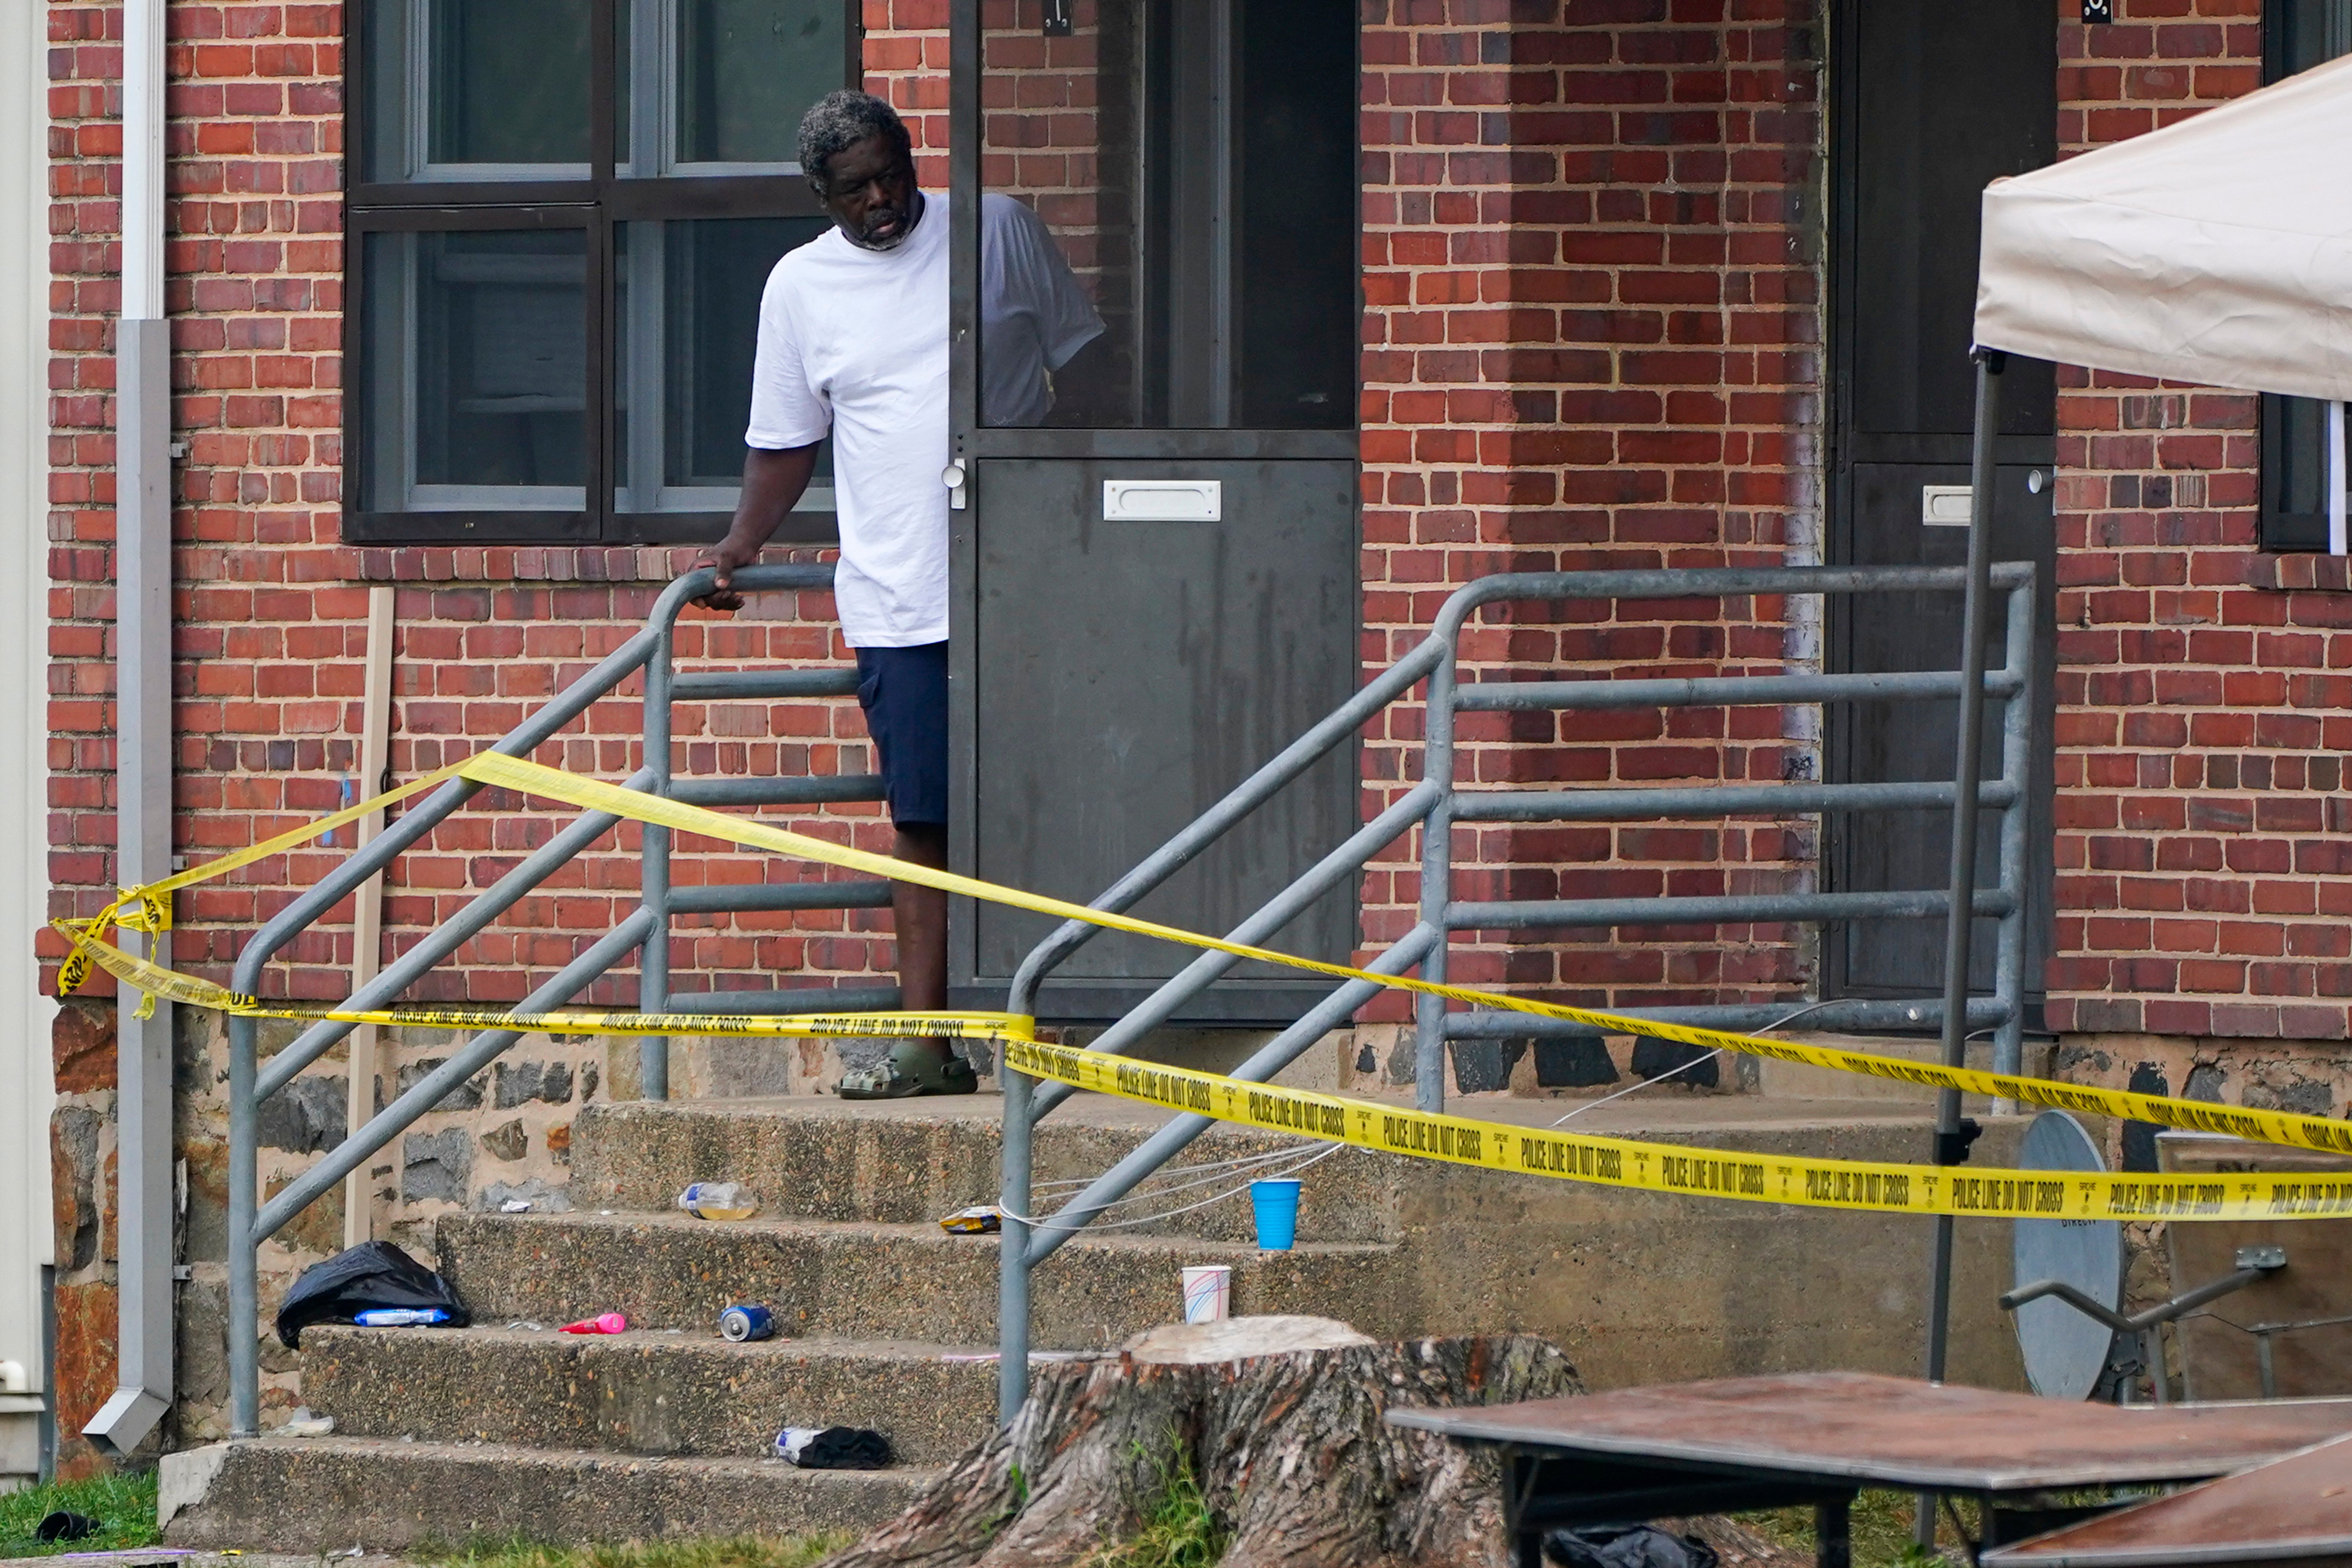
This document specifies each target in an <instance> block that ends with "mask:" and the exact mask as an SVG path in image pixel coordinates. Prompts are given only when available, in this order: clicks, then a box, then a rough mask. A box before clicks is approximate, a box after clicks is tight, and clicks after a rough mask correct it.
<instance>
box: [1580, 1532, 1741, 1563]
mask: <svg viewBox="0 0 2352 1568" xmlns="http://www.w3.org/2000/svg"><path fill="white" fill-rule="evenodd" d="M1543 1544H1544V1556H1545V1557H1547V1558H1549V1560H1550V1561H1552V1562H1554V1563H1559V1564H1561V1565H1562V1568H1716V1563H1717V1558H1716V1555H1715V1549H1714V1548H1713V1547H1711V1546H1709V1545H1707V1543H1706V1542H1704V1541H1701V1540H1699V1539H1698V1538H1696V1536H1690V1535H1672V1534H1669V1533H1667V1532H1666V1531H1663V1530H1660V1529H1659V1528H1658V1527H1657V1526H1655V1525H1654V1524H1588V1525H1584V1526H1582V1527H1581V1528H1580V1529H1576V1530H1555V1531H1552V1532H1551V1533H1550V1534H1549V1535H1547V1536H1545V1537H1544V1543H1543Z"/></svg>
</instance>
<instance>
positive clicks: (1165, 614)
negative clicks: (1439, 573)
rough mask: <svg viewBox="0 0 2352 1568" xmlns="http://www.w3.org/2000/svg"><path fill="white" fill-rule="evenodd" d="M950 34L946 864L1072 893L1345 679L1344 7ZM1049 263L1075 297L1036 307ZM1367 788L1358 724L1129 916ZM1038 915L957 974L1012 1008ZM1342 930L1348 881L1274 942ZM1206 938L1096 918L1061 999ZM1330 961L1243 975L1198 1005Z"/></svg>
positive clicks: (1128, 3)
mask: <svg viewBox="0 0 2352 1568" xmlns="http://www.w3.org/2000/svg"><path fill="white" fill-rule="evenodd" d="M955 26H956V28H957V31H956V34H955V38H954V47H955V57H954V71H955V79H954V82H953V84H952V85H953V89H954V105H953V107H954V111H955V116H956V120H955V130H954V135H953V139H952V141H951V147H952V149H953V160H954V171H955V177H954V181H953V190H952V195H953V214H954V227H953V235H954V238H955V244H956V247H957V249H956V259H957V262H958V267H957V284H956V296H955V298H956V316H955V327H956V332H957V346H958V353H957V361H956V370H957V376H958V380H957V387H956V403H955V406H956V423H955V432H954V435H955V450H956V456H957V460H958V462H959V464H960V465H961V470H960V471H961V476H962V478H963V480H964V491H965V495H964V498H963V508H962V509H961V511H957V512H954V513H952V514H951V516H952V517H954V519H955V524H954V528H953V560H954V570H955V587H954V593H955V598H954V600H953V608H952V612H951V615H950V627H951V630H950V638H951V658H950V670H951V678H952V688H951V689H952V691H953V693H954V695H955V742H956V744H955V747H954V767H955V770H956V772H955V784H956V789H957V795H956V809H955V810H956V814H955V817H954V820H953V821H951V823H950V859H951V861H952V862H953V863H954V865H955V866H956V867H957V869H959V870H962V871H967V872H970V873H974V874H977V875H980V876H983V877H986V878H988V879H990V880H992V881H996V882H1001V883H1009V884H1012V885H1014V886H1019V887H1024V888H1029V889H1033V890H1034V891H1036V892H1040V893H1045V894H1053V895H1055V896H1057V897H1063V898H1069V899H1075V900H1079V901H1085V900H1087V899H1091V898H1092V897H1094V896H1095V895H1096V894H1098V893H1100V892H1101V891H1102V890H1103V889H1104V888H1106V887H1108V885H1110V883H1113V882H1114V881H1116V880H1117V879H1118V876H1119V875H1120V874H1121V873H1124V872H1125V871H1127V870H1128V869H1129V867H1130V866H1132V865H1134V864H1135V863H1136V862H1139V861H1140V860H1142V859H1143V858H1144V857H1145V856H1146V855H1148V854H1149V853H1150V852H1151V851H1152V850H1154V849H1156V848H1157V847H1158V846H1159V845H1160V843H1162V842H1163V841H1166V840H1167V839H1168V837H1169V836H1170V835H1171V834H1172V833H1173V832H1174V831H1176V830H1177V829H1179V828H1181V826H1183V824H1184V823H1186V822H1187V821H1191V820H1192V818H1193V817H1194V816H1196V815H1197V814H1199V813H1200V812H1201V811H1202V810H1203V809H1205V808H1206V807H1208V806H1209V805H1211V804H1213V802H1214V801H1216V800H1218V799H1219V798H1220V797H1221V796H1223V794H1224V793H1225V792H1226V791H1228V790H1229V789H1232V788H1233V787H1234V785H1235V784H1237V783H1239V782H1240V781H1241V780H1242V779H1244V778H1245V777H1247V776H1248V774H1249V773H1251V772H1252V771H1253V770H1255V768H1257V767H1258V766H1259V765H1260V764H1262V763H1263V762H1265V760H1266V759H1267V758H1271V757H1272V756H1273V755H1274V754H1275V753H1276V752H1277V751H1279V750H1280V749H1281V748H1282V747H1284V746H1286V745H1287V744H1288V743H1289V742H1290V741H1291V740H1292V739H1294V738H1296V737H1297V735H1298V734H1299V732H1301V731H1302V730H1304V729H1306V728H1307V727H1309V726H1310V725H1312V724H1313V723H1314V722H1315V721H1316V720H1317V719H1318V718H1320V717H1321V716H1323V715H1325V714H1327V713H1328V712H1329V711H1330V710H1331V709H1332V708H1334V707H1336V706H1339V704H1340V703H1341V702H1343V701H1345V700H1346V698H1347V696H1348V695H1349V692H1350V691H1351V690H1352V689H1353V687H1354V685H1355V679H1356V665H1357V659H1358V649H1357V622H1358V595H1357V549H1358V536H1357V519H1356V511H1357V497H1358V492H1359V485H1358V477H1357V457H1356V429H1355V421H1356V403H1357V387H1358V382H1357V363H1356V352H1357V340H1358V336H1359V331H1360V328H1359V320H1360V311H1359V305H1358V290H1357V230H1358V221H1357V206H1358V193H1357V171H1356V116H1357V99H1358V88H1357V65H1356V15H1355V10H1354V8H1353V7H1352V5H1349V4H1348V0H1286V4H1284V5H1276V6H1246V5H1240V4H1238V3H1237V0H1096V3H1094V4H1089V5H1078V6H1076V7H1072V6H1069V5H1040V4H1036V3H1034V0H1020V3H1018V4H1015V3H1012V0H988V3H987V4H983V5H975V6H958V7H957V8H956V11H955ZM1014 204H1018V205H1017V207H1015V205H1014ZM1024 246H1025V247H1026V249H1025V251H1024ZM1056 278H1059V279H1062V280H1063V283H1062V285H1061V286H1064V287H1066V286H1067V285H1068V284H1075V287H1076V289H1077V291H1078V292H1079V293H1080V294H1081V295H1082V296H1083V300H1082V302H1080V303H1077V304H1076V305H1075V306H1073V305H1072V304H1071V302H1070V301H1069V300H1068V299H1067V298H1064V300H1063V302H1062V305H1061V306H1060V307H1059V308H1049V309H1036V308H1031V306H1030V305H1029V304H1027V303H1025V302H1024V298H1023V291H1024V289H1026V290H1029V291H1030V292H1031V293H1033V294H1034V293H1036V292H1037V291H1038V290H1041V289H1042V290H1044V291H1045V293H1047V294H1050V293H1051V292H1052V289H1053V288H1054V287H1056V286H1057V285H1056V284H1055V279H1056ZM1041 279H1042V280H1043V281H1041ZM1074 322H1075V325H1074V324H1073V323H1074ZM1097 325H1098V327H1099V330H1098V331H1096V330H1094V328H1095V327H1096V326H1097ZM1089 333H1090V334H1091V336H1090V337H1089V340H1088V341H1087V344H1086V346H1085V347H1084V348H1082V349H1080V350H1077V351H1076V353H1075V354H1074V355H1072V356H1071V357H1069V358H1068V359H1066V361H1059V362H1057V360H1059V356H1060V355H1061V354H1062V353H1063V352H1065V351H1066V350H1067V345H1068V343H1069V341H1070V340H1072V339H1073V338H1075V337H1077V336H1084V335H1087V334H1089ZM1041 361H1042V365H1041ZM1041 374H1042V375H1043V376H1044V378H1045V379H1044V381H1043V382H1040V379H1039V377H1040V375H1041ZM1357 810H1358V808H1357V779H1356V758H1355V756H1354V753H1353V750H1352V748H1347V749H1343V750H1342V751H1341V752H1339V753H1337V754H1335V755H1333V756H1332V757H1330V758H1327V759H1326V760H1325V763H1324V765H1323V766H1321V767H1318V768H1316V769H1315V770H1313V771H1312V772H1311V773H1309V774H1308V775H1307V776H1306V777H1305V778H1303V779H1299V780H1298V781H1297V783H1295V784H1294V785H1292V786H1291V787H1290V788H1289V789H1286V791H1285V792H1284V793H1283V794H1282V795H1281V796H1280V797H1278V798H1277V799H1276V800H1274V801H1273V802H1271V803H1270V804H1269V805H1268V806H1267V807H1266V808H1265V809H1264V810H1262V811H1261V812H1260V813H1258V815H1257V816H1256V817H1255V818H1254V819H1253V820H1252V821H1249V822H1247V823H1245V824H1244V826H1242V827H1241V828H1239V829H1237V830H1236V831H1234V833H1233V834H1231V835H1230V836H1229V837H1228V838H1227V840H1226V841H1224V842H1223V843H1221V844H1220V845H1219V846H1218V847H1217V848H1216V849H1214V850H1213V851H1212V852H1209V853H1208V854H1206V855H1204V856H1202V858H1201V859H1200V860H1199V861H1198V862H1194V863H1193V864H1192V865H1190V866H1188V867H1187V868H1185V870H1184V871H1183V872H1182V873H1180V874H1179V875H1178V876H1177V877H1176V878H1175V879H1173V880H1171V882H1170V883H1168V884H1167V885H1166V886H1165V887H1163V888H1162V889H1160V891H1159V892H1158V893H1156V894H1154V895H1153V896H1152V897H1151V898H1150V899H1149V900H1147V901H1146V902H1145V903H1144V904H1142V905H1141V906H1140V907H1139V910H1138V913H1139V914H1143V915H1148V916H1150V917H1152V918H1157V919H1160V920H1163V921H1166V922H1169V923H1171V924H1174V925H1184V926H1188V927H1190V928H1192V929H1195V930H1206V931H1215V932H1222V931H1223V930H1225V929H1228V928H1229V927H1231V926H1232V925H1234V923H1235V922H1237V921H1238V920H1239V919H1240V918H1241V917H1242V916H1244V915H1246V914H1248V913H1249V912H1250V911H1251V910H1253V909H1255V907H1256V906H1257V905H1259V904H1262V903H1264V902H1265V899H1266V898H1267V897H1269V896H1271V895H1272V894H1274V893H1275V892H1276V891H1277V890H1278V889H1280V888H1281V887H1282V886H1283V885H1284V884H1286V883H1288V882H1290V881H1291V880H1293V879H1294V878H1295V877H1297V875H1298V874H1299V873H1301V872H1303V871H1305V870H1306V869H1307V868H1308V867H1309V866H1311V865H1312V864H1313V863H1314V862H1316V861H1317V860H1318V859H1319V858H1321V856H1322V855H1323V854H1324V853H1326V852H1328V851H1329V850H1330V849H1331V847H1332V846H1333V845H1335V844H1336V843H1337V842H1339V840H1340V839H1342V838H1344V837H1345V836H1346V835H1347V833H1348V832H1349V831H1351V829H1352V828H1353V827H1354V825H1355V823H1356V821H1357V820H1358V819H1357ZM1053 924H1054V923H1053V922H1050V921H1046V920H1043V919H1040V918H1036V917H1034V916H1027V915H1019V914H1016V913H1013V912H1011V911H1007V910H1005V909H1003V908H1001V907H994V906H987V905H982V906H980V907H978V908H971V907H962V906H960V907H959V908H958V910H957V912H956V915H955V919H954V922H953V925H952V929H951V932H950V955H951V956H950V965H951V973H950V986H951V988H952V990H953V991H954V992H955V994H956V997H957V998H958V1000H959V1001H961V1002H963V1003H966V1004H971V1005H998V1004H1000V1003H1001V1001H1002V999H1003V992H1004V987H1005V985H1006V983H1007V982H1008V981H1009V980H1010V978H1011V977H1012V976H1013V971H1014V970H1015V968H1016V967H1018V966H1019V964H1020V962H1021V959H1022V957H1023V956H1024V954H1025V953H1026V952H1027V951H1028V950H1029V948H1030V947H1031V946H1034V944H1035V942H1036V941H1037V940H1038V939H1039V938H1040V937H1042V936H1044V935H1045V933H1046V932H1047V931H1049V930H1050V929H1051V928H1052V925H1053ZM1355 938H1356V909H1355V904H1354V890H1353V888H1352V887H1347V888H1342V889H1340V890H1338V891H1336V892H1335V893H1334V894H1332V895H1331V896H1330V897H1329V898H1327V899H1326V900H1325V901H1324V902H1323V903H1322V904H1319V905H1318V907H1317V908H1316V909H1314V910H1313V911H1311V912H1310V913H1309V914H1308V915H1307V916H1305V917H1303V918H1302V919H1300V920H1299V921H1297V922H1296V923H1294V925H1293V926H1292V927H1291V929H1289V930H1288V931H1286V932H1285V933H1284V934H1283V936H1282V937H1281V938H1280V939H1279V941H1278V942H1277V944H1276V945H1277V946H1287V947H1289V948H1290V949H1292V950H1293V951H1297V952H1300V953H1304V954H1307V955H1309V956H1315V957H1320V958H1344V957H1345V956H1347V954H1348V953H1349V950H1350V949H1351V948H1352V947H1353V946H1354V945H1355ZM1192 956H1194V955H1193V954H1192V953H1191V952H1189V951H1187V950H1181V949H1177V948H1173V947H1170V946H1165V945H1162V944H1154V943H1148V942H1143V941H1140V940H1137V939H1129V938H1109V937H1105V938H1099V939H1097V941H1096V942H1095V943H1094V944H1093V945H1092V946H1089V947H1088V948H1087V949H1086V950H1085V951H1084V952H1083V953H1081V954H1080V955H1079V956H1077V957H1076V958H1075V959H1074V960H1073V961H1071V962H1070V963H1069V964H1068V965H1066V967H1064V968H1063V969H1062V970H1060V971H1058V972H1057V977H1056V979H1055V981H1053V982H1052V983H1051V984H1049V986H1048V988H1047V989H1046V991H1045V994H1044V995H1043V997H1041V1008H1042V1010H1044V1011H1045V1013H1046V1014H1047V1015H1048V1016H1051V1017H1054V1018H1057V1019H1069V1020H1084V1019H1103V1018H1108V1017H1115V1016H1116V1015H1117V1014H1118V1012H1120V1011H1122V1010H1124V1009H1125V1008H1126V1007H1127V1006H1129V1005H1130V1004H1131V1003H1132V1002H1134V1001H1136V1000H1138V999H1139V998H1141V997H1142V996H1143V995H1145V994H1146V993H1147V992H1148V991H1149V990H1150V988H1152V987H1153V986H1154V985H1156V984H1157V983H1158V982H1159V981H1160V980H1161V979H1163V978H1165V977H1167V976H1169V975H1171V974H1173V973H1174V972H1175V971H1176V970H1177V969H1179V968H1181V967H1182V966H1183V965H1184V964H1185V963H1187V962H1189V961H1190V960H1191V958H1192ZM1324 989H1326V988H1325V987H1324V986H1322V985H1320V984H1317V983H1313V982H1302V981H1300V980H1298V979H1297V978H1294V977H1286V976H1284V975H1280V974H1264V975H1259V974H1237V975H1236V976H1235V977H1234V978H1233V979H1231V980H1229V981H1227V982H1224V983H1223V985H1222V986H1221V987H1220V988H1218V989H1217V990H1216V991H1215V992H1214V993H1213V994H1212V995H1211V996H1210V997H1208V998H1204V999H1203V1000H1202V1003H1201V1004H1200V1005H1199V1006H1197V1007H1195V1008H1194V1009H1192V1010H1191V1011H1190V1012H1188V1013H1187V1014H1186V1015H1185V1016H1186V1017H1187V1018H1188V1019H1194V1020H1197V1021H1229V1022H1271V1021H1276V1020H1280V1019H1288V1018H1292V1017H1296V1016H1297V1013H1299V1012H1300V1011H1303V1010H1304V1009H1305V1007H1306V1006H1307V1004H1308V1003H1309V1002H1310V1001H1311V1000H1312V999H1313V998H1315V997H1317V996H1319V995H1320V994H1321V993H1322V991H1323V990H1324Z"/></svg>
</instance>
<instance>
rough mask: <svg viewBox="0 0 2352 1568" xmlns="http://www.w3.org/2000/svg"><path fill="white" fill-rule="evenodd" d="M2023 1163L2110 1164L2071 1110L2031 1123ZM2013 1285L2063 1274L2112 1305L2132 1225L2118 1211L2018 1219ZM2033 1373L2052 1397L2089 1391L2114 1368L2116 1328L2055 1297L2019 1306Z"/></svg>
mask: <svg viewBox="0 0 2352 1568" xmlns="http://www.w3.org/2000/svg"><path fill="white" fill-rule="evenodd" d="M2017 1163H2018V1164H2019V1166H2021V1167H2023V1168H2024V1169H2026V1170H2030V1171H2104V1170H2105V1169H2106V1168H2107V1163H2106V1161H2105V1160H2104V1159H2102V1158H2101V1157H2100V1156H2099V1145H2097V1144H2096V1143H2095V1142H2093V1141H2092V1138H2091V1134H2088V1133H2086V1132H2084V1130H2083V1124H2082V1123H2080V1122H2077V1121H2076V1120H2074V1117H2072V1116H2070V1115H2068V1114H2067V1113H2065V1112H2063V1111H2044V1112H2042V1114H2040V1115H2039V1116H2036V1117H2034V1118H2033V1124H2032V1126H2030V1127H2028V1128H2027V1129H2026V1130H2025V1144H2024V1146H2023V1147H2022V1148H2021V1150H2020V1151H2019V1153H2018V1161H2017ZM2012 1223H2013V1224H2014V1226H2015V1230H2014V1232H2013V1234H2012V1236H2011V1266H2012V1268H2013V1270H2014V1272H2013V1274H2012V1277H2011V1281H2010V1288H2011V1290H2016V1289H2019V1288H2020V1287H2021V1286H2025V1285H2030V1284H2032V1283H2033V1282H2034V1281H2037V1280H2063V1281H2065V1282H2066V1283H2067V1284H2069V1285H2072V1286H2074V1289H2076V1290H2078V1291H2082V1292H2083V1294H2084V1295H2086V1296H2088V1297H2090V1298H2091V1300H2093V1301H2096V1302H2098V1303H2099V1304H2100V1305H2101V1306H2104V1307H2106V1308H2108V1309H2109V1310H2111V1311H2115V1310H2120V1308H2121V1307H2122V1305H2123V1298H2124V1228H2123V1225H2122V1223H2121V1222H2120V1221H2118V1220H2113V1219H2020V1220H2016V1221H2013V1222H2012ZM2011 1315H2012V1316H2014V1317H2015V1318H2016V1320H2017V1343H2018V1348H2019V1349H2020V1350H2021V1351H2023V1352H2024V1353H2025V1377H2026V1381H2027V1382H2028V1383H2031V1384H2032V1385H2033V1392H2035V1393H2036V1394H2039V1395H2042V1396H2043V1397H2045V1398H2049V1399H2087V1398H2089V1397H2090V1396H2091V1391H2092V1390H2093V1389H2095V1388H2096V1387H2097V1386H2098V1383H2099V1375H2100V1374H2101V1373H2103V1372H2105V1370H2106V1365H2107V1356H2108V1353H2109V1352H2110V1351H2112V1350H2113V1349H2114V1346H2115V1337H2116V1334H2115V1331H2114V1330H2113V1329H2111V1328H2109V1327H2107V1326H2106V1324H2105V1323H2102V1322H2097V1321H2096V1320H2095V1319H2093V1318H2089V1317H2085V1316H2084V1314H2083V1313H2081V1312H2076V1311H2075V1310H2074V1308H2072V1307H2070V1306H2068V1305H2067V1304H2066V1303H2065V1302H2063V1301H2059V1300H2057V1299H2056V1298H2055V1297H2052V1296H2044V1297H2042V1299H2041V1300H2040V1301H2028V1302H2026V1303H2025V1304H2024V1305H2022V1306H2021V1307H2019V1308H2018V1309H2017V1311H2016V1312H2014V1313H2013V1314H2011Z"/></svg>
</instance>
